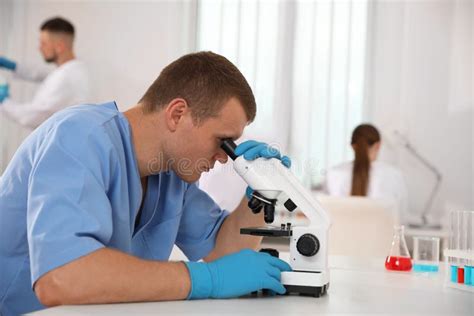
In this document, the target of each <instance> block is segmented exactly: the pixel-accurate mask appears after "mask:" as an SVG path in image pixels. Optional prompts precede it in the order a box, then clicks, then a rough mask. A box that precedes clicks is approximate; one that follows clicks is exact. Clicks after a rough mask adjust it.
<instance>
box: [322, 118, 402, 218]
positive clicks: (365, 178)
mask: <svg viewBox="0 0 474 316" xmlns="http://www.w3.org/2000/svg"><path fill="white" fill-rule="evenodd" d="M381 143H382V139H381V137H380V133H379V131H378V130H377V128H376V127H375V126H373V125H371V124H360V125H359V126H357V127H356V128H355V129H354V131H353V132H352V138H351V147H352V149H353V150H354V160H353V161H348V162H343V163H341V164H338V165H336V166H334V167H332V168H330V169H329V170H328V172H327V175H326V180H325V190H326V192H327V193H328V194H329V195H332V196H340V197H343V196H366V197H369V198H373V199H380V200H385V201H388V202H390V203H392V205H393V206H394V213H395V214H394V215H396V216H397V217H398V218H399V220H402V221H403V220H405V219H406V218H405V217H406V216H407V211H408V192H407V187H406V184H405V180H404V177H403V174H402V173H401V171H400V170H398V169H397V168H396V167H395V166H392V165H390V164H388V163H385V162H382V161H378V160H377V157H378V154H379V150H380V146H381Z"/></svg>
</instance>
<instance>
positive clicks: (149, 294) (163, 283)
mask: <svg viewBox="0 0 474 316" xmlns="http://www.w3.org/2000/svg"><path fill="white" fill-rule="evenodd" d="M190 288H191V282H190V279H189V273H188V270H187V268H186V266H185V264H184V263H182V262H157V261H150V260H142V259H139V258H137V257H134V256H131V255H128V254H126V253H123V252H120V251H117V250H113V249H109V248H103V249H100V250H97V251H95V252H93V253H91V254H89V255H87V256H84V257H81V258H79V259H77V260H74V261H72V262H70V263H68V264H66V265H64V266H62V267H59V268H57V269H54V270H52V271H50V272H48V273H46V274H45V275H43V276H42V277H41V278H40V279H38V281H37V282H36V284H35V292H36V295H37V296H38V298H39V299H40V301H41V302H42V303H43V304H44V305H47V306H54V305H65V304H68V305H69V304H94V303H95V304H98V303H116V302H139V301H142V302H143V301H162V300H179V299H185V298H186V297H187V295H188V293H189V291H190Z"/></svg>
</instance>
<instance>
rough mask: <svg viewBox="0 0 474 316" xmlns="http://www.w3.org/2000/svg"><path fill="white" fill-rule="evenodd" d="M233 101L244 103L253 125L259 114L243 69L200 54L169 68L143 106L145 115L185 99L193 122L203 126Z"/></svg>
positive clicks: (224, 59) (151, 88)
mask: <svg viewBox="0 0 474 316" xmlns="http://www.w3.org/2000/svg"><path fill="white" fill-rule="evenodd" d="M232 97H235V98H237V99H238V100H239V101H240V103H241V105H242V107H243V109H244V111H245V114H246V115H247V119H248V121H249V122H252V121H253V120H254V118H255V115H256V112H257V106H256V104H255V97H254V95H253V93H252V89H251V88H250V86H249V84H248V83H247V80H245V78H244V76H243V75H242V73H241V72H240V71H239V69H237V67H236V66H235V65H234V64H232V63H231V62H230V61H229V60H228V59H227V58H225V57H223V56H221V55H218V54H215V53H212V52H198V53H192V54H188V55H185V56H183V57H181V58H179V59H177V60H175V61H174V62H172V63H171V64H169V65H168V66H166V67H165V68H164V69H163V71H162V72H161V73H160V75H159V76H158V78H157V79H156V80H155V81H154V82H153V83H152V85H151V86H150V87H149V88H148V90H147V91H146V92H145V95H144V96H143V97H142V98H141V99H140V101H139V103H141V104H142V105H143V108H144V112H145V113H151V112H153V111H156V110H158V109H161V108H163V107H164V106H166V105H167V104H168V103H169V102H171V100H173V99H175V98H183V99H184V100H186V102H187V103H188V106H189V107H190V109H191V115H192V116H193V119H194V120H195V122H197V123H199V122H202V121H204V120H205V119H207V118H210V117H215V116H217V114H218V113H219V111H220V110H221V108H222V107H223V105H224V104H225V102H227V101H228V100H229V99H231V98H232Z"/></svg>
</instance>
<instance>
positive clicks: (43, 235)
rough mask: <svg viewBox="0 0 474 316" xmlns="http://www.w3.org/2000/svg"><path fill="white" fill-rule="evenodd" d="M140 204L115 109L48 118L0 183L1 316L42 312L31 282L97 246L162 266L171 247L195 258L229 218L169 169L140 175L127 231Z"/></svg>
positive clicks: (129, 148) (130, 151)
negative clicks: (144, 183) (144, 185)
mask: <svg viewBox="0 0 474 316" xmlns="http://www.w3.org/2000/svg"><path fill="white" fill-rule="evenodd" d="M141 200H142V186H141V182H140V176H139V173H138V166H137V159H136V157H135V152H134V148H133V144H132V137H131V129H130V126H129V124H128V121H127V119H126V118H125V116H124V115H123V114H122V113H120V112H119V111H118V109H117V106H116V104H115V103H114V102H111V103H106V104H101V105H80V106H75V107H71V108H68V109H66V110H63V111H61V112H58V113H57V114H55V115H53V116H52V117H51V118H50V119H48V120H47V121H46V122H45V123H44V124H42V125H41V126H40V127H39V128H38V129H36V130H35V131H34V132H33V133H32V134H31V135H30V136H29V137H28V138H27V139H26V140H25V141H24V142H23V144H22V145H21V146H20V148H19V149H18V151H17V152H16V154H15V156H14V157H13V159H12V161H11V162H10V164H9V165H8V167H7V169H6V170H5V172H4V174H3V176H2V178H1V180H0V314H1V315H3V316H6V315H17V314H20V313H26V312H31V311H34V310H38V309H42V308H44V306H42V305H41V304H40V302H39V301H38V299H37V298H36V295H35V293H34V292H33V290H32V286H33V284H34V283H35V282H36V280H38V278H39V277H41V276H42V275H43V274H45V273H46V272H48V271H50V270H53V269H55V268H57V267H59V266H62V265H64V264H66V263H68V262H71V261H73V260H75V259H77V258H79V257H81V256H84V255H87V254H88V253H91V252H93V251H95V250H97V249H99V248H102V247H111V248H115V249H119V250H121V251H123V252H126V253H129V254H133V255H136V256H138V257H141V258H145V259H153V260H167V259H168V258H169V255H170V253H171V250H172V248H173V245H174V244H176V245H177V246H178V247H179V248H180V249H181V250H182V251H183V252H184V254H185V255H186V256H187V257H188V258H189V259H190V260H193V261H195V260H199V259H201V258H203V257H205V256H206V255H207V254H209V252H210V251H211V250H212V249H213V248H214V245H215V239H216V235H217V232H218V230H219V228H220V226H221V224H222V222H223V220H224V219H225V217H226V216H227V215H228V212H227V211H224V210H222V209H221V208H220V207H219V206H218V205H217V204H216V203H214V201H213V200H212V199H211V198H210V197H209V196H208V195H207V194H206V193H205V192H203V191H201V190H200V189H199V188H198V187H197V185H196V184H195V183H194V184H188V183H186V182H184V181H183V180H181V179H180V178H179V177H178V176H177V175H176V174H175V173H174V172H163V173H160V174H157V175H154V176H150V177H148V187H147V192H146V195H145V199H144V201H143V205H142V212H141V215H140V217H139V221H138V223H137V225H135V219H136V217H137V213H138V211H139V208H140V205H141ZM71 286H73V285H71Z"/></svg>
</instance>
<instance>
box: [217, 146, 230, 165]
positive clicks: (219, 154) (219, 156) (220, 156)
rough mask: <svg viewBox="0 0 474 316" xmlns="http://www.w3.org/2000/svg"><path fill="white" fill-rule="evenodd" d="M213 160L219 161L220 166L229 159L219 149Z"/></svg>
mask: <svg viewBox="0 0 474 316" xmlns="http://www.w3.org/2000/svg"><path fill="white" fill-rule="evenodd" d="M215 159H216V160H217V161H219V162H220V163H221V164H225V163H226V162H227V160H228V159H229V156H227V154H226V153H225V151H224V150H222V149H220V148H219V150H218V151H217V154H216V156H215Z"/></svg>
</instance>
